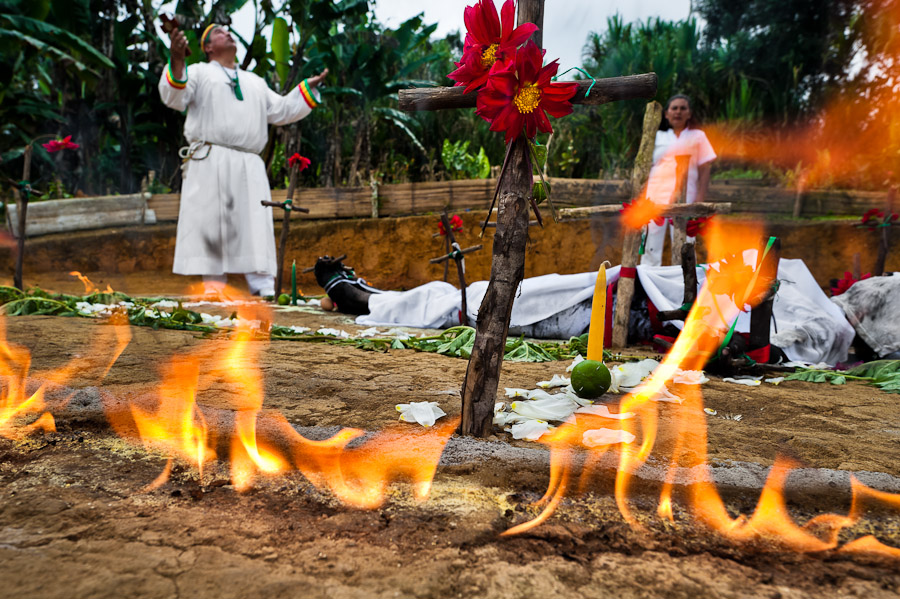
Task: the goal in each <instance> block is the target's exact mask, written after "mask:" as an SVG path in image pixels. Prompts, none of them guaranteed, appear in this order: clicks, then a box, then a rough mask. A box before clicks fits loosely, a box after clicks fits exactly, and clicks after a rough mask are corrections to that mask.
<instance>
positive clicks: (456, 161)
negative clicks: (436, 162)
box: [441, 139, 491, 179]
mask: <svg viewBox="0 0 900 599" xmlns="http://www.w3.org/2000/svg"><path fill="white" fill-rule="evenodd" d="M441 161H443V163H444V168H445V169H446V170H447V174H448V175H449V176H450V178H451V179H487V178H488V177H490V175H491V163H490V161H488V158H487V155H486V154H485V153H484V148H479V149H478V154H475V155H472V154H471V153H470V152H469V142H468V141H462V140H460V141H455V142H452V143H451V142H450V140H449V139H445V140H444V145H443V147H442V148H441Z"/></svg>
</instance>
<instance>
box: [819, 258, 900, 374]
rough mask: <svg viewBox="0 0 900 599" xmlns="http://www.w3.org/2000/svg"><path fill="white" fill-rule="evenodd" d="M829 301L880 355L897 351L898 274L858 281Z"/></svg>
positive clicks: (899, 320) (899, 318)
mask: <svg viewBox="0 0 900 599" xmlns="http://www.w3.org/2000/svg"><path fill="white" fill-rule="evenodd" d="M831 301H832V302H834V303H835V304H837V305H838V306H840V308H841V310H843V312H844V314H845V315H846V316H847V320H849V321H850V324H852V325H853V327H854V328H855V329H856V332H857V333H859V336H860V337H862V339H863V341H865V342H866V343H867V344H868V345H869V347H871V348H872V350H873V351H874V352H875V353H876V354H877V355H878V356H879V357H882V358H883V357H885V356H888V355H891V354H893V353H895V352H898V351H900V273H896V272H895V273H893V275H891V276H888V277H872V278H870V279H865V280H863V281H858V282H856V283H854V284H853V286H852V287H850V289H848V290H847V291H846V292H844V293H842V294H841V295H839V296H837V297H833V298H832V299H831Z"/></svg>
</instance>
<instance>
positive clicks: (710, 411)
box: [703, 408, 718, 416]
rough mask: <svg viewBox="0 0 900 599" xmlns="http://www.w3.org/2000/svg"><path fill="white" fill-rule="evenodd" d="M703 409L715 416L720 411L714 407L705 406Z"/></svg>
mask: <svg viewBox="0 0 900 599" xmlns="http://www.w3.org/2000/svg"><path fill="white" fill-rule="evenodd" d="M703 411H704V412H706V413H707V414H709V415H710V416H715V415H716V414H718V412H716V411H715V410H713V409H712V408H703Z"/></svg>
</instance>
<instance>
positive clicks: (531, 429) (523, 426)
mask: <svg viewBox="0 0 900 599" xmlns="http://www.w3.org/2000/svg"><path fill="white" fill-rule="evenodd" d="M509 432H511V433H512V436H513V439H525V440H526V441H537V440H538V439H540V438H541V437H542V436H543V435H545V434H546V433H548V432H550V425H549V424H548V423H546V422H544V421H543V420H526V421H525V422H519V423H517V424H514V425H512V427H510V429H509Z"/></svg>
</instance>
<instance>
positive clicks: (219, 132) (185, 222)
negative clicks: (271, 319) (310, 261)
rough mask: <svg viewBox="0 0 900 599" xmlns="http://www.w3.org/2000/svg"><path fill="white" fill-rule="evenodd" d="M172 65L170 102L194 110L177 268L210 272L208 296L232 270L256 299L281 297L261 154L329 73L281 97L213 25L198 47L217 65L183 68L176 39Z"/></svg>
mask: <svg viewBox="0 0 900 599" xmlns="http://www.w3.org/2000/svg"><path fill="white" fill-rule="evenodd" d="M170 39H171V42H172V43H171V58H170V61H169V65H168V67H167V68H166V69H164V71H163V74H162V77H161V78H160V81H159V86H158V87H159V95H160V97H161V98H162V101H163V103H164V104H165V105H166V106H168V107H170V108H173V109H175V110H179V111H185V110H186V111H187V116H186V118H185V123H184V136H185V138H186V139H187V141H188V144H189V147H188V148H185V149H182V152H181V153H182V158H184V159H185V172H184V179H183V184H182V189H181V207H180V209H179V212H178V231H177V237H176V241H175V263H174V265H173V267H172V271H173V272H175V273H176V274H182V275H202V276H203V283H204V291H205V292H206V293H213V294H214V293H219V292H221V290H222V288H224V286H225V282H226V280H227V274H228V273H240V274H244V275H245V276H246V278H247V285H248V287H249V288H250V292H251V293H253V294H255V295H262V296H265V295H272V294H274V292H275V271H276V258H275V234H274V226H273V222H272V208H269V207H264V206H262V205H261V204H260V201H262V200H271V192H270V190H269V181H268V177H267V176H266V168H265V164H264V163H263V160H262V158H260V156H259V154H260V152H262V151H263V149H264V148H265V146H266V143H267V141H268V125H270V124H272V125H287V124H288V123H293V122H294V121H297V120H300V119H302V118H303V117H305V116H306V115H308V114H309V113H310V112H311V111H312V109H313V108H314V107H315V106H316V105H317V104H318V103H319V101H320V100H319V94H318V90H317V89H316V88H317V87H318V85H319V83H321V81H322V79H324V78H325V76H326V75H327V74H328V70H327V69H326V70H325V71H324V72H323V73H321V74H320V75H317V76H316V77H311V78H309V79H307V80H304V81H303V82H302V83H301V84H300V85H299V86H297V87H295V88H294V89H292V90H291V91H290V92H289V93H288V94H287V95H284V96H281V95H279V94H277V93H275V92H274V91H272V90H271V89H269V86H268V85H267V84H266V82H265V81H264V80H263V79H262V78H261V77H259V76H257V75H255V74H254V73H249V72H247V71H243V70H241V69H239V68H238V67H237V64H236V63H235V56H236V53H237V46H236V44H235V42H234V38H233V37H232V36H231V34H230V33H229V32H228V30H227V29H226V28H224V27H221V26H218V25H210V26H209V27H207V29H206V31H204V33H203V36H202V37H201V41H200V44H201V46H202V48H203V50H204V52H206V54H207V57H208V59H209V61H208V62H205V63H197V64H192V65H190V66H189V67H187V66H185V61H184V57H185V53H186V49H187V40H186V39H185V37H184V34H183V33H181V31H179V30H178V29H175V30H173V31H172V32H171V33H170Z"/></svg>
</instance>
